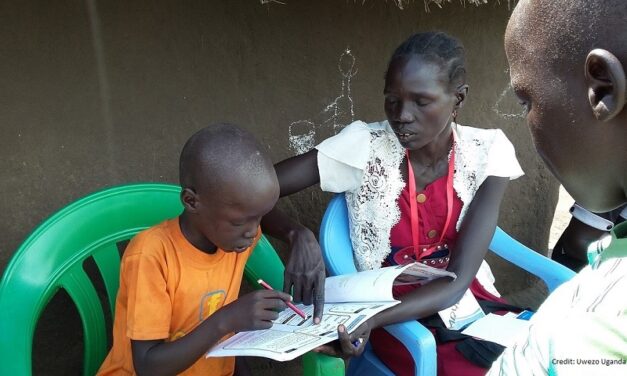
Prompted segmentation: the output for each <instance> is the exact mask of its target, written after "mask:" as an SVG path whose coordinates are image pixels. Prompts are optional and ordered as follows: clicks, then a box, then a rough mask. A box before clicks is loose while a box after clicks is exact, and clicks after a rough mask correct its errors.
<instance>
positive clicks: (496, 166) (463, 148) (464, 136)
mask: <svg viewBox="0 0 627 376" xmlns="http://www.w3.org/2000/svg"><path fill="white" fill-rule="evenodd" d="M454 130H455V132H456V133H457V136H458V137H457V143H456V144H455V175H454V177H453V188H454V189H455V192H456V193H457V195H458V197H459V198H460V199H461V201H462V203H463V206H462V210H461V213H460V215H459V220H458V222H457V225H456V228H457V230H458V231H459V228H460V226H461V223H462V220H463V218H464V215H465V214H466V211H467V210H468V206H469V205H470V202H471V201H472V199H473V197H474V195H475V193H476V192H477V189H478V188H479V186H480V185H481V184H482V183H483V181H484V180H485V179H486V177H487V176H490V175H492V176H501V177H509V178H510V179H515V178H517V177H519V176H521V175H522V174H523V171H522V169H521V168H520V165H519V164H518V161H517V159H516V155H515V152H514V147H513V145H512V144H511V142H510V141H509V140H508V139H507V137H506V136H505V134H503V132H502V131H501V130H500V129H480V128H473V127H467V126H463V125H459V124H457V125H455V124H454ZM316 149H318V169H319V171H320V186H321V188H322V190H324V191H328V192H336V193H339V192H345V193H346V202H347V205H348V213H349V223H350V229H351V230H350V231H351V233H350V237H351V242H352V245H353V251H354V257H355V264H356V267H357V270H360V271H362V270H370V269H377V268H379V267H380V266H381V262H382V261H383V260H384V259H385V257H386V256H387V255H388V254H389V253H390V231H391V230H392V227H393V226H394V225H395V224H396V223H397V222H398V221H399V219H400V210H399V208H398V205H397V202H396V201H397V198H398V196H399V195H400V193H401V191H402V190H403V187H404V186H405V182H404V181H403V178H402V176H401V172H400V169H399V166H400V164H401V161H402V159H403V157H404V155H405V149H404V148H403V147H402V146H401V144H400V143H399V142H398V139H397V138H396V136H395V135H394V132H393V131H392V129H391V128H390V126H389V124H388V122H387V121H384V122H378V123H371V124H366V123H364V122H362V121H356V122H353V123H352V124H350V125H348V126H347V127H346V128H344V129H343V130H342V131H341V132H340V133H339V134H337V135H335V136H333V137H331V138H328V139H327V140H325V141H323V142H322V143H320V144H319V145H318V146H316Z"/></svg>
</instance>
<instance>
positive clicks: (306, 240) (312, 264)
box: [283, 227, 326, 324]
mask: <svg viewBox="0 0 627 376" xmlns="http://www.w3.org/2000/svg"><path fill="white" fill-rule="evenodd" d="M289 240H290V242H289V243H290V257H289V259H288V260H287V265H285V276H284V280H283V291H284V292H286V293H289V292H290V291H293V294H294V302H296V303H300V302H301V301H302V302H303V303H305V304H307V305H309V304H311V303H312V302H313V305H314V323H316V324H318V323H319V322H320V320H322V312H323V310H324V281H325V278H326V274H325V268H324V261H323V260H322V252H321V251H320V245H319V244H318V241H317V240H316V237H315V236H314V234H313V233H312V232H311V231H310V230H309V229H308V228H306V227H301V228H300V229H298V230H295V231H294V232H293V233H292V234H291V236H290V238H289ZM292 287H293V290H292Z"/></svg>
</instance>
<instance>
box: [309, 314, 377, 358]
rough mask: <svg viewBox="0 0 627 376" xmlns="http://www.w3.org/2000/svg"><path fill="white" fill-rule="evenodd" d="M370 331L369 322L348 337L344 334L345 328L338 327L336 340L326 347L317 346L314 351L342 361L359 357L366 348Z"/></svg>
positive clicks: (342, 326)
mask: <svg viewBox="0 0 627 376" xmlns="http://www.w3.org/2000/svg"><path fill="white" fill-rule="evenodd" d="M371 329H372V328H371V325H370V322H369V321H366V322H365V323H363V324H361V325H360V326H359V327H358V328H357V329H355V331H354V332H353V333H352V334H350V335H349V334H348V333H347V332H346V327H345V326H344V325H339V326H338V327H337V335H338V339H337V340H335V341H333V342H331V343H327V344H326V345H322V346H319V347H317V348H315V349H314V351H315V352H319V353H322V354H326V355H331V356H335V357H337V358H343V359H348V358H350V357H353V356H359V355H361V353H363V352H364V349H365V348H366V342H368V338H370V330H371Z"/></svg>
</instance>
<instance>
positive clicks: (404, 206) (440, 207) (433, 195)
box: [370, 175, 505, 376]
mask: <svg viewBox="0 0 627 376" xmlns="http://www.w3.org/2000/svg"><path fill="white" fill-rule="evenodd" d="M446 180H447V176H446V175H445V176H443V177H441V178H439V179H437V180H435V181H433V182H432V183H430V184H429V185H427V186H426V187H425V189H424V190H423V191H422V192H417V194H418V195H420V194H422V195H424V196H421V200H417V202H418V205H417V206H418V217H419V228H420V230H419V231H420V234H419V235H420V244H430V243H434V242H437V241H438V240H439V239H440V235H441V234H440V231H442V229H443V228H444V224H445V222H446V215H447V203H446ZM453 197H454V200H453V211H452V217H451V220H450V224H449V226H448V229H447V231H446V233H445V234H444V237H443V243H445V244H447V245H448V248H449V249H450V250H451V251H452V252H454V250H455V243H456V241H457V236H458V233H457V230H456V224H457V220H458V218H459V214H460V212H461V209H462V201H461V200H460V199H459V197H457V195H453ZM414 199H415V198H414ZM409 200H410V197H409V189H408V186H407V185H405V188H404V189H403V191H402V192H401V195H400V196H399V198H398V200H397V203H398V206H399V209H400V213H401V220H400V221H399V222H398V223H397V224H396V225H395V226H394V227H393V228H392V231H391V233H390V242H391V245H392V253H391V254H390V256H388V258H387V259H386V260H385V262H384V264H386V265H393V264H396V263H395V262H394V259H393V255H394V253H395V252H397V251H399V250H400V249H403V248H405V247H408V246H411V245H412V234H411V219H410V218H411V210H410V204H409ZM420 201H423V202H420ZM447 264H448V262H447V261H446V262H444V264H443V265H434V266H437V267H444V268H446V266H447ZM414 288H415V287H413V286H398V287H395V288H394V295H395V296H401V295H403V294H405V293H407V292H409V291H411V290H413V289H414ZM470 289H471V291H472V292H473V294H474V295H475V297H477V298H478V299H483V300H490V301H497V302H505V301H504V300H503V299H501V298H498V297H496V296H494V295H492V294H490V293H489V292H488V291H486V290H485V289H484V288H483V286H481V284H480V283H479V282H478V281H477V279H476V278H475V280H474V281H473V282H472V284H471V286H470ZM432 331H433V330H432ZM370 343H371V345H372V348H373V350H374V352H375V354H377V356H378V357H379V359H381V361H382V362H383V363H384V364H385V365H386V366H388V368H390V370H392V371H393V372H394V374H395V375H414V362H413V359H412V357H411V355H410V354H409V352H408V351H407V350H406V349H405V347H404V346H403V345H402V344H401V343H400V342H398V341H397V340H396V339H395V338H394V337H392V336H391V335H390V334H388V333H387V332H386V331H385V330H383V329H375V330H373V331H372V333H371V334H370ZM456 344H457V341H453V342H447V343H437V361H438V363H437V369H438V375H455V376H459V375H473V376H474V375H485V373H486V372H487V369H485V368H482V367H479V366H477V365H475V364H473V363H471V362H469V361H468V360H466V358H464V357H463V356H462V354H461V353H460V352H459V351H457V349H456V348H455V345H456Z"/></svg>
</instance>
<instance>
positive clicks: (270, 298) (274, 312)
mask: <svg viewBox="0 0 627 376" xmlns="http://www.w3.org/2000/svg"><path fill="white" fill-rule="evenodd" d="M290 300H291V296H290V295H288V294H286V293H284V292H282V291H277V290H257V291H253V292H251V293H248V294H246V295H243V296H241V297H240V298H238V299H237V300H236V301H234V302H232V303H230V304H228V305H226V306H224V307H223V308H222V309H220V310H218V311H217V312H216V313H220V314H221V315H222V318H223V320H225V321H226V325H227V327H228V331H229V332H230V331H233V332H244V331H249V330H260V329H268V328H270V327H271V326H272V320H275V319H276V318H277V317H279V312H280V311H282V310H284V309H285V308H287V305H286V304H285V302H286V301H290Z"/></svg>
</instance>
